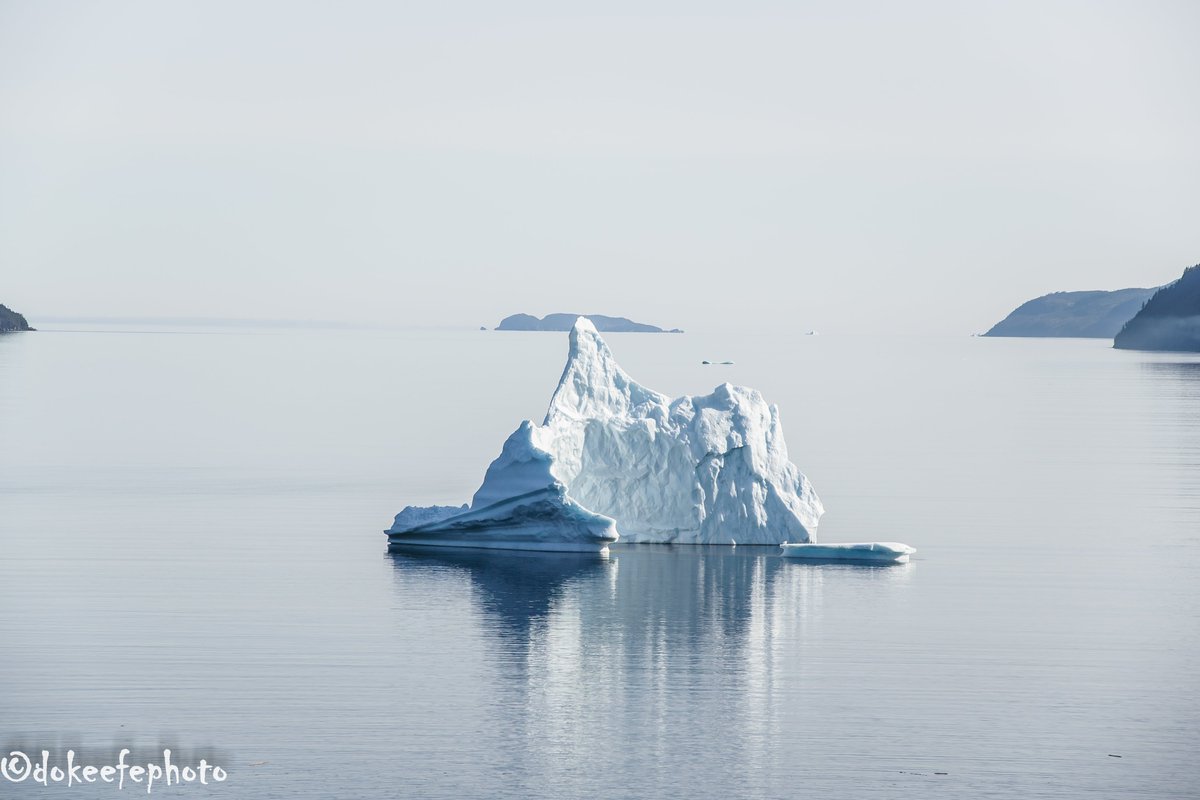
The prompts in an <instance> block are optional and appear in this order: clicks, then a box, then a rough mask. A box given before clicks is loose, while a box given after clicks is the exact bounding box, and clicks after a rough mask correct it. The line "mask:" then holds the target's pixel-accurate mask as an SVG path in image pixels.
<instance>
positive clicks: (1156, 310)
mask: <svg viewBox="0 0 1200 800" xmlns="http://www.w3.org/2000/svg"><path fill="white" fill-rule="evenodd" d="M1113 347H1116V348H1119V349H1121V350H1184V351H1189V352H1200V264H1197V265H1196V266H1194V267H1188V268H1187V269H1186V270H1184V271H1183V277H1181V278H1180V279H1179V280H1177V281H1175V282H1174V283H1168V284H1167V285H1166V286H1164V287H1162V288H1161V289H1159V290H1158V291H1157V292H1156V293H1155V294H1154V296H1153V297H1151V298H1150V299H1149V300H1147V301H1146V305H1145V306H1143V307H1142V310H1141V311H1139V312H1138V313H1137V316H1135V317H1134V318H1133V319H1131V320H1129V321H1128V322H1126V323H1125V326H1124V327H1123V328H1121V330H1120V331H1119V332H1118V333H1117V335H1116V339H1115V340H1114V341H1113Z"/></svg>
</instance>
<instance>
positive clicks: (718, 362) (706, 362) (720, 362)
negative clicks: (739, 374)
mask: <svg viewBox="0 0 1200 800" xmlns="http://www.w3.org/2000/svg"><path fill="white" fill-rule="evenodd" d="M700 363H701V364H708V365H709V366H712V365H714V364H715V365H719V366H726V365H729V364H732V363H733V362H732V361H701V362H700Z"/></svg>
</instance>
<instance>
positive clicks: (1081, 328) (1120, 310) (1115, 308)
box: [984, 289, 1158, 339]
mask: <svg viewBox="0 0 1200 800" xmlns="http://www.w3.org/2000/svg"><path fill="white" fill-rule="evenodd" d="M1156 291H1158V289H1117V290H1116V291H1113V292H1102V291H1093V292H1055V293H1054V294H1047V295H1043V296H1042V297H1038V298H1036V299H1034V300H1030V301H1029V302H1027V303H1024V304H1022V305H1020V306H1018V307H1017V309H1016V310H1015V311H1013V312H1012V313H1011V314H1009V315H1008V316H1007V317H1005V318H1004V319H1002V320H1000V322H997V323H996V324H995V325H994V326H992V329H991V330H989V331H988V332H987V333H985V334H984V336H1066V337H1075V338H1082V339H1111V338H1112V337H1114V336H1116V335H1117V331H1119V330H1121V326H1122V325H1124V324H1125V323H1126V322H1128V321H1129V320H1130V319H1132V318H1133V315H1134V314H1136V313H1138V309H1140V308H1141V307H1142V304H1143V303H1145V302H1146V301H1147V300H1149V299H1150V296H1151V295H1153V294H1154V293H1155V292H1156Z"/></svg>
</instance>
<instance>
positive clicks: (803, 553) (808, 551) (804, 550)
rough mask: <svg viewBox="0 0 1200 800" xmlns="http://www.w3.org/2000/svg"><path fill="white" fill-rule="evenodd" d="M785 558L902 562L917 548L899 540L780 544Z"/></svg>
mask: <svg viewBox="0 0 1200 800" xmlns="http://www.w3.org/2000/svg"><path fill="white" fill-rule="evenodd" d="M780 548H781V549H782V550H783V553H782V555H783V556H784V557H785V558H809V559H814V560H818V561H876V562H883V563H887V564H903V563H905V562H906V561H908V557H909V556H910V555H912V554H913V553H915V552H917V548H915V547H909V546H908V545H906V544H901V543H900V542H846V543H826V544H792V543H790V542H784V543H783V544H781V545H780Z"/></svg>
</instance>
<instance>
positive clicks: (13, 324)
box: [0, 305, 34, 333]
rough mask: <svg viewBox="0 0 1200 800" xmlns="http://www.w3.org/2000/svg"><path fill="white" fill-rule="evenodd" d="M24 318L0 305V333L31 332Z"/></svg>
mask: <svg viewBox="0 0 1200 800" xmlns="http://www.w3.org/2000/svg"><path fill="white" fill-rule="evenodd" d="M32 330H34V328H31V327H29V323H28V322H26V321H25V318H24V317H23V316H21V315H20V314H18V313H17V312H15V311H13V310H12V309H11V308H9V307H8V306H6V305H0V333H12V332H13V331H32Z"/></svg>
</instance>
